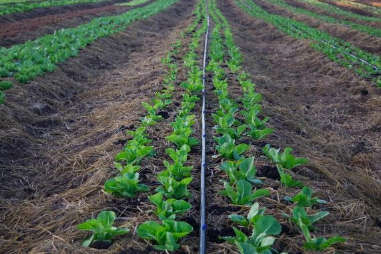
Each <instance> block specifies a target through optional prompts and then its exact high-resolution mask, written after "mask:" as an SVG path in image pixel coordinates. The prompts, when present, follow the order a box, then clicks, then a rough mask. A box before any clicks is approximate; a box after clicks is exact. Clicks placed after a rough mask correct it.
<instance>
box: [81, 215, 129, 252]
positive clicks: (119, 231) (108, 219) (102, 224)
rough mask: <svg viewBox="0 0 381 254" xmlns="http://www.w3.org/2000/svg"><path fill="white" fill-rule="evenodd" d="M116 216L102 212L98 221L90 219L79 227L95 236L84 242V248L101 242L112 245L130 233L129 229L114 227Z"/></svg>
mask: <svg viewBox="0 0 381 254" xmlns="http://www.w3.org/2000/svg"><path fill="white" fill-rule="evenodd" d="M115 219H116V215H115V213H114V212H112V211H103V212H100V213H99V214H98V216H97V218H96V219H90V220H87V221H86V222H84V223H82V224H80V225H78V226H77V227H78V229H80V230H85V231H90V232H93V234H92V235H91V236H90V237H88V238H86V239H85V240H84V241H83V242H82V246H84V247H89V246H90V245H91V244H92V243H94V242H97V241H101V242H108V243H111V242H112V239H113V238H115V237H116V236H118V235H125V234H127V233H128V232H130V230H129V229H127V228H117V227H114V226H113V224H114V221H115Z"/></svg>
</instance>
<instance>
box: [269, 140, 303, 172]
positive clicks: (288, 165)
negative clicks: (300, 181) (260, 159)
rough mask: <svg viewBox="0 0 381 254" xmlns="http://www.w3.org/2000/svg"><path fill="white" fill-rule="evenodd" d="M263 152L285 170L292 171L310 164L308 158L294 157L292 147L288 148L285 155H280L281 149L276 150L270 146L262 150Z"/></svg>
mask: <svg viewBox="0 0 381 254" xmlns="http://www.w3.org/2000/svg"><path fill="white" fill-rule="evenodd" d="M262 151H263V153H264V154H265V155H266V156H267V157H268V158H269V159H270V160H272V161H273V162H274V163H275V164H277V165H279V166H281V167H282V168H284V169H292V168H294V167H296V166H299V165H304V164H307V163H308V160H307V159H306V158H297V157H294V156H293V155H292V154H291V153H292V151H293V149H292V148H291V147H286V148H285V149H284V151H283V153H280V149H275V148H272V147H270V145H266V146H265V147H263V148H262Z"/></svg>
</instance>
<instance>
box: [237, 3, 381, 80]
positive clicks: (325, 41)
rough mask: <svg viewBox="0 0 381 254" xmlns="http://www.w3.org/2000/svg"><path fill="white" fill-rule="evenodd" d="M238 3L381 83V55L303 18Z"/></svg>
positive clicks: (342, 63)
mask: <svg viewBox="0 0 381 254" xmlns="http://www.w3.org/2000/svg"><path fill="white" fill-rule="evenodd" d="M236 3H237V5H238V6H239V7H240V8H242V9H243V10H245V11H246V12H247V13H248V14H250V15H252V16H255V17H257V18H260V19H262V20H264V21H265V22H268V23H271V24H272V25H274V26H275V27H277V28H278V29H279V30H281V31H282V32H284V33H286V34H288V35H291V36H293V37H295V38H297V39H309V40H312V41H314V42H313V43H312V44H311V46H312V47H313V48H314V49H316V50H319V51H321V52H323V53H324V54H326V55H327V57H328V58H329V59H330V60H332V61H336V62H338V63H340V64H341V65H343V66H345V67H347V68H349V69H353V70H355V71H356V73H357V74H359V75H360V76H361V77H363V78H368V79H371V80H373V81H374V82H375V83H376V84H377V86H379V87H381V75H380V74H381V57H380V56H378V55H375V54H371V53H369V52H366V51H364V50H361V49H359V48H357V47H355V46H354V45H352V44H350V43H348V42H345V41H343V40H341V39H339V38H336V37H334V36H331V35H330V34H328V33H325V32H322V31H320V30H318V29H316V28H311V27H309V26H308V25H306V24H305V23H303V22H299V21H296V20H293V19H291V18H288V17H282V16H279V15H275V14H270V13H268V12H266V11H265V10H263V9H262V8H261V7H260V6H258V5H256V4H255V3H254V2H253V1H250V0H236Z"/></svg>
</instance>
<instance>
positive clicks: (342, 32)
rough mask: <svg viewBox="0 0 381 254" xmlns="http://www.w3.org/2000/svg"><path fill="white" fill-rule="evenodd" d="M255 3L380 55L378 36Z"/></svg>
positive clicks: (379, 39) (267, 4)
mask: <svg viewBox="0 0 381 254" xmlns="http://www.w3.org/2000/svg"><path fill="white" fill-rule="evenodd" d="M255 3H256V4H258V5H259V6H261V7H262V8H263V9H264V10H266V11H267V12H269V13H271V14H277V15H281V16H284V17H288V18H291V19H294V20H297V21H300V22H303V23H305V24H307V25H308V26H310V27H313V28H316V29H319V30H320V31H323V32H326V33H328V34H330V35H332V36H335V37H337V38H340V39H342V40H344V41H346V42H349V43H351V44H353V45H354V46H356V47H358V48H361V49H363V50H365V51H367V52H370V53H375V54H379V55H381V38H380V37H375V36H371V35H369V34H367V33H363V32H359V31H357V30H354V29H351V28H348V27H346V26H343V25H340V24H331V23H326V22H323V21H321V20H318V19H315V18H312V17H310V16H307V15H301V14H297V13H293V12H291V11H288V10H286V9H283V8H281V7H278V6H276V5H273V4H270V3H268V2H266V1H263V0H255Z"/></svg>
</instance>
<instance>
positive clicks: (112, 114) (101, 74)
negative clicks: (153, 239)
mask: <svg viewBox="0 0 381 254" xmlns="http://www.w3.org/2000/svg"><path fill="white" fill-rule="evenodd" d="M194 5H195V1H181V2H179V3H177V4H175V5H174V6H173V7H170V8H169V9H168V10H166V11H163V12H162V13H160V14H157V15H155V16H153V17H151V18H150V19H148V20H144V21H137V22H134V23H133V24H132V25H130V26H129V27H128V28H127V30H126V31H125V32H122V33H120V34H117V35H114V36H111V37H107V38H103V39H100V40H99V41H97V42H96V43H93V44H92V45H90V46H89V47H88V48H86V49H85V50H83V51H82V52H81V54H80V55H79V57H77V58H73V59H70V60H69V61H67V62H66V63H64V64H62V65H61V66H60V67H59V69H58V70H57V71H56V72H54V73H51V74H47V75H45V76H44V77H40V78H38V79H36V81H33V82H31V83H29V84H25V85H23V86H16V87H15V88H13V89H11V90H10V91H9V93H8V94H7V95H8V97H7V101H6V103H5V105H2V106H1V109H0V119H1V120H0V138H1V145H0V161H1V165H0V170H1V172H2V174H1V182H2V184H1V187H0V195H1V199H0V204H1V205H0V207H1V222H0V225H1V228H2V239H1V240H0V246H1V250H2V253H24V252H28V253H54V252H57V253H105V251H104V250H103V251H97V250H95V249H84V248H81V247H80V242H81V240H82V239H83V237H84V236H85V234H84V233H83V232H79V231H78V230H77V229H76V225H77V224H79V223H80V222H83V221H85V220H86V219H88V218H90V217H93V215H96V214H97V213H98V212H99V211H102V210H107V209H109V210H114V211H116V212H117V214H118V218H119V219H118V221H117V224H118V226H128V227H129V228H130V229H131V233H130V234H129V236H128V237H124V238H120V240H118V241H117V243H115V244H113V245H112V247H111V248H110V249H109V250H108V251H107V253H118V252H120V251H122V252H123V253H151V252H152V247H147V244H146V243H145V242H144V241H141V240H138V238H137V236H136V235H135V227H136V226H137V225H138V224H139V223H140V222H141V221H143V220H145V219H150V218H151V219H152V218H153V217H152V216H151V215H149V214H147V213H146V211H147V210H148V208H152V207H150V206H149V205H148V202H147V198H146V195H141V196H139V198H137V199H133V200H130V201H125V200H123V199H116V198H112V197H110V196H109V195H106V194H105V193H103V192H102V187H103V184H104V182H105V180H106V179H108V178H109V177H111V176H113V175H114V174H115V172H113V171H114V169H112V168H113V166H112V163H113V157H114V156H115V154H116V153H117V152H119V151H120V150H121V148H122V145H123V144H124V142H125V141H126V137H125V136H124V135H123V131H124V130H126V129H133V128H135V127H136V126H137V124H138V122H139V119H140V117H141V116H143V114H144V110H143V108H142V106H141V102H142V101H147V100H148V99H149V98H152V97H153V96H154V92H156V91H158V90H160V89H161V86H160V83H161V81H162V79H163V77H164V75H165V67H164V66H163V65H162V64H161V63H160V59H161V58H162V57H163V56H165V54H166V53H167V51H169V50H170V49H171V44H172V43H173V42H175V41H176V40H177V39H178V38H179V33H180V31H182V30H184V29H185V27H186V26H187V25H188V24H189V22H191V20H192V16H191V11H192V10H193V9H194ZM180 93H181V92H180ZM178 97H179V94H177V95H176V98H178ZM173 107H175V106H173ZM171 110H172V111H174V109H173V108H172V109H169V110H168V111H171ZM168 121H169V120H168ZM166 128H168V123H164V124H163V128H162V129H166ZM156 131H160V133H162V131H161V130H157V129H156V130H155V129H151V130H150V136H151V137H156V139H155V141H154V142H163V141H158V140H159V139H160V138H162V137H161V134H160V135H157V133H156ZM167 134H168V133H167ZM162 147H164V146H162ZM196 152H197V151H196ZM159 153H163V151H159ZM161 160H162V159H161ZM191 163H194V164H195V166H196V159H194V161H191ZM159 165H160V164H159ZM142 170H143V171H142V173H141V175H142V177H141V179H142V182H143V183H146V184H149V185H150V186H151V187H152V190H153V189H154V188H155V184H156V183H155V182H154V180H153V179H152V177H151V176H153V174H155V172H157V170H158V169H157V165H156V163H155V162H150V160H147V161H145V162H143V166H142ZM194 185H197V179H196V180H195V182H194ZM193 187H194V189H196V187H195V186H193ZM193 192H194V200H192V203H194V206H195V211H196V214H197V210H198V208H197V207H196V206H197V202H198V201H197V192H196V191H193ZM196 217H197V216H196V215H192V214H190V215H188V217H186V218H185V220H187V221H188V222H189V223H191V224H192V225H194V228H195V232H194V233H193V234H192V235H191V236H190V237H189V238H187V243H191V244H190V248H193V247H194V246H197V244H198V243H197V228H198V226H197V220H198V219H196ZM131 236H133V237H131ZM182 252H186V253H192V251H191V250H190V251H186V250H184V251H180V253H182Z"/></svg>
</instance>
